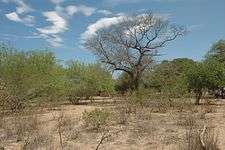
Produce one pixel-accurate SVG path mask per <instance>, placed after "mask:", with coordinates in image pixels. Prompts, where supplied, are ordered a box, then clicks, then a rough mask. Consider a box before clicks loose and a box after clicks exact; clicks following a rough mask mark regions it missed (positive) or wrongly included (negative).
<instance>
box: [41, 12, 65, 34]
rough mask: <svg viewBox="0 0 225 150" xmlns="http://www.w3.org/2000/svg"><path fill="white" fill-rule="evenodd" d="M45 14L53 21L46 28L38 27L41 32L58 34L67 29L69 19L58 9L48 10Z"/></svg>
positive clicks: (49, 20)
mask: <svg viewBox="0 0 225 150" xmlns="http://www.w3.org/2000/svg"><path fill="white" fill-rule="evenodd" d="M43 16H45V17H46V18H47V19H46V20H47V21H48V22H51V23H52V25H51V26H47V27H44V28H37V30H38V31H39V32H40V33H43V34H58V33H61V32H64V31H65V30H67V29H68V28H67V21H66V20H65V19H64V18H62V17H61V16H60V15H59V14H58V13H57V12H56V11H48V12H44V13H43Z"/></svg>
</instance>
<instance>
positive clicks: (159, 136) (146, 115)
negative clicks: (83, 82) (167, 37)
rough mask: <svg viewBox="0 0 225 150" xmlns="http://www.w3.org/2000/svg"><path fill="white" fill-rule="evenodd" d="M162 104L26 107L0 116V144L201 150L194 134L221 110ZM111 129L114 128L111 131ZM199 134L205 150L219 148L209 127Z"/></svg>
mask: <svg viewBox="0 0 225 150" xmlns="http://www.w3.org/2000/svg"><path fill="white" fill-rule="evenodd" d="M167 102H168V101H165V102H163V101H154V100H149V101H145V102H144V103H142V104H140V103H139V102H138V103H139V104H137V105H136V104H135V103H130V102H123V103H121V102H118V103H117V102H116V103H113V104H102V105H101V107H99V106H96V105H97V104H96V105H93V104H92V106H86V105H83V106H79V105H78V106H74V105H66V106H61V107H56V108H55V109H49V110H48V111H49V112H48V111H46V112H43V114H41V113H40V111H37V112H36V113H35V112H34V111H32V113H31V114H32V115H28V114H29V112H28V111H27V112H26V113H25V114H24V113H21V114H18V115H17V116H4V117H2V118H1V119H0V123H1V125H0V146H2V147H5V148H8V147H9V145H12V144H13V145H14V146H15V147H17V148H18V147H19V148H20V149H26V150H29V149H30V150H31V149H71V150H72V149H81V148H85V149H96V148H97V147H98V148H99V149H107V150H108V149H162V148H163V149H169V150H170V149H185V150H198V149H200V150H201V147H200V146H201V141H200V138H199V137H200V134H201V133H202V127H203V125H204V124H205V125H207V126H208V123H209V122H212V121H213V119H215V118H212V117H211V116H212V115H213V114H218V113H222V114H223V111H222V110H223V108H222V107H221V108H216V107H214V106H212V105H210V106H208V105H200V106H194V105H191V104H190V103H185V102H184V101H177V100H171V101H169V104H166V103H167ZM143 104H146V105H143ZM81 108H82V109H81ZM85 108H86V109H85ZM84 110H86V111H84ZM35 111H36V110H35ZM215 112H216V113H215ZM221 116H222V118H220V119H221V121H222V119H223V120H224V121H225V118H224V117H223V116H224V115H221ZM209 117H211V118H209ZM212 124H213V122H212ZM84 125H85V126H84ZM43 129H45V130H43ZM117 131H120V132H119V133H118V134H114V133H116V132H117ZM203 138H204V140H203V141H204V142H205V145H206V146H205V147H206V148H207V149H206V150H218V149H219V148H218V147H219V146H221V145H219V141H221V140H220V138H217V134H216V132H214V130H213V129H211V128H209V127H208V128H207V130H206V132H205V133H204V136H203ZM98 145H99V146H98ZM202 150H204V149H202Z"/></svg>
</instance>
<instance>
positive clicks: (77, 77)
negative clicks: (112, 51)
mask: <svg viewBox="0 0 225 150" xmlns="http://www.w3.org/2000/svg"><path fill="white" fill-rule="evenodd" d="M66 85H67V96H68V97H70V100H72V101H73V100H75V103H78V102H79V99H89V98H91V97H92V96H97V95H99V94H100V93H108V95H110V94H112V93H113V92H114V81H113V79H112V75H111V74H110V73H109V72H108V71H106V70H105V69H104V68H102V67H101V66H100V65H99V64H84V63H80V62H74V61H72V62H70V63H69V65H68V68H67V74H66Z"/></svg>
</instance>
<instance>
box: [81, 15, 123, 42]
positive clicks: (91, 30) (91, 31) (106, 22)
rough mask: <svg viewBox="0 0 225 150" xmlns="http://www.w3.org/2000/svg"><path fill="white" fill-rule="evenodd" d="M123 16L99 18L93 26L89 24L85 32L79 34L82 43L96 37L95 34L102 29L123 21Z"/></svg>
mask: <svg viewBox="0 0 225 150" xmlns="http://www.w3.org/2000/svg"><path fill="white" fill-rule="evenodd" d="M124 17H125V16H116V17H110V18H101V19H99V20H98V21H96V22H95V23H93V24H90V25H89V26H88V27H87V30H86V31H85V32H84V33H82V34H81V40H82V41H84V40H86V39H87V38H89V37H91V36H94V35H96V32H97V31H98V30H100V29H102V28H107V27H110V26H112V25H113V24H118V23H120V22H121V21H123V18H124Z"/></svg>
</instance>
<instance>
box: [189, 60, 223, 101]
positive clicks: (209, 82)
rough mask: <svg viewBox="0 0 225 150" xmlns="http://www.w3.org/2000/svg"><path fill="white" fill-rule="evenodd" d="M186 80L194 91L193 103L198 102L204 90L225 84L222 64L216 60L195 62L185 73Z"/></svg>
mask: <svg viewBox="0 0 225 150" xmlns="http://www.w3.org/2000/svg"><path fill="white" fill-rule="evenodd" d="M187 82H188V86H189V88H190V89H192V90H193V91H194V92H195V93H196V102H195V104H199V102H200V99H201V97H202V94H203V91H204V90H211V89H215V88H221V87H223V86H224V85H225V83H224V82H225V69H224V67H223V64H221V63H220V62H218V61H216V60H211V61H207V62H202V63H197V64H196V65H193V67H192V68H191V69H190V70H189V72H188V73H187Z"/></svg>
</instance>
